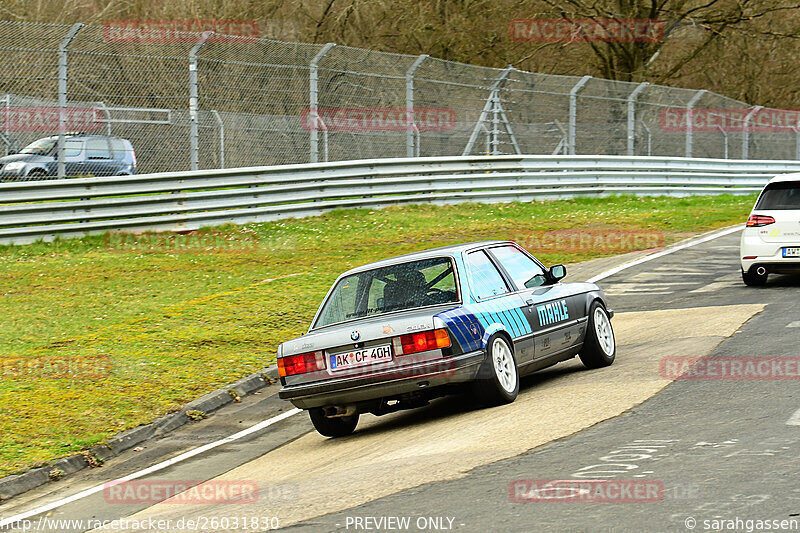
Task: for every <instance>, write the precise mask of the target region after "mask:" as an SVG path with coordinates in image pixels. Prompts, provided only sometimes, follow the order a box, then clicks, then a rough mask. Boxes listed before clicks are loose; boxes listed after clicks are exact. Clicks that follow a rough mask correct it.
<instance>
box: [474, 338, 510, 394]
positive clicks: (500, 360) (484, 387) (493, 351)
mask: <svg viewBox="0 0 800 533" xmlns="http://www.w3.org/2000/svg"><path fill="white" fill-rule="evenodd" d="M473 392H474V394H475V397H476V398H477V400H478V401H479V402H481V403H483V404H486V405H502V404H506V403H511V402H513V401H514V400H515V399H516V398H517V395H518V394H519V372H518V370H517V361H516V359H515V358H514V348H513V345H512V344H511V342H509V340H508V339H507V338H506V337H504V336H502V335H497V334H495V335H493V336H492V337H491V338H490V339H489V342H488V343H486V360H485V361H484V362H483V365H482V366H481V368H480V370H479V372H478V378H477V379H476V380H475V383H474V384H473Z"/></svg>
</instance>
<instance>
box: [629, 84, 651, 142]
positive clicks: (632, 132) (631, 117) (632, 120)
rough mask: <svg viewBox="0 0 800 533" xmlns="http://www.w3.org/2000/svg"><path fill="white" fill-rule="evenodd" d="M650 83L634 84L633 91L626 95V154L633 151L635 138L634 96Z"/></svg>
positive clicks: (637, 95)
mask: <svg viewBox="0 0 800 533" xmlns="http://www.w3.org/2000/svg"><path fill="white" fill-rule="evenodd" d="M648 85H650V84H649V83H647V82H646V81H644V82H642V83H640V84H639V85H637V86H636V88H635V89H634V90H633V92H632V93H631V94H630V96H628V155H634V153H635V145H634V143H635V140H636V98H638V97H639V94H641V92H642V91H644V90H645V89H646V88H647V86H648Z"/></svg>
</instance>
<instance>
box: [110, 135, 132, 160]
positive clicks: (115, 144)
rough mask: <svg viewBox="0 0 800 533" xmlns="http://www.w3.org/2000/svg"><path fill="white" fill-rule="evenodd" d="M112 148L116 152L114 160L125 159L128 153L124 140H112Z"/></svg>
mask: <svg viewBox="0 0 800 533" xmlns="http://www.w3.org/2000/svg"><path fill="white" fill-rule="evenodd" d="M111 148H112V149H113V150H114V159H124V158H125V152H127V151H128V150H127V148H126V147H125V143H124V142H122V139H111Z"/></svg>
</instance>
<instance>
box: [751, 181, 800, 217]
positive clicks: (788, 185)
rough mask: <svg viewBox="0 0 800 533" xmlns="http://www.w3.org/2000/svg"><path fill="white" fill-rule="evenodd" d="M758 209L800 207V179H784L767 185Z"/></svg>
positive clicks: (757, 205)
mask: <svg viewBox="0 0 800 533" xmlns="http://www.w3.org/2000/svg"><path fill="white" fill-rule="evenodd" d="M756 209H760V210H777V211H780V210H784V209H800V181H784V182H778V183H772V184H770V185H767V188H766V189H764V193H763V194H762V195H761V198H759V199H758V203H757V204H756Z"/></svg>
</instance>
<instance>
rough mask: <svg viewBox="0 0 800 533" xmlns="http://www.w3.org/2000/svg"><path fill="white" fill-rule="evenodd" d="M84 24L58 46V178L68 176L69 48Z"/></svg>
mask: <svg viewBox="0 0 800 533" xmlns="http://www.w3.org/2000/svg"><path fill="white" fill-rule="evenodd" d="M83 26H84V25H83V23H82V22H78V23H76V24H73V25H72V27H71V28H70V29H69V31H68V32H67V35H66V36H65V37H64V39H63V40H62V41H61V44H60V45H58V148H57V150H58V171H57V172H58V177H59V178H63V177H64V176H65V175H66V165H65V164H64V134H65V133H66V131H67V47H68V46H69V43H71V42H72V39H74V38H75V35H76V34H77V33H78V32H79V31H80V30H81V28H83Z"/></svg>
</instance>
